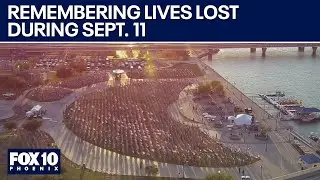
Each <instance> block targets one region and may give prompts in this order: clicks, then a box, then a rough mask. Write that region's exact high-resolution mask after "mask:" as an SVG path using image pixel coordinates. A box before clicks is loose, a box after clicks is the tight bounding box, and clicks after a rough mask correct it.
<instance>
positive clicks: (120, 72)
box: [112, 69, 124, 74]
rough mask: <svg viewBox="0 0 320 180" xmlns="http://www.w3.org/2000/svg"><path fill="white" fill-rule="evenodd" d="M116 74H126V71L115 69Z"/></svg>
mask: <svg viewBox="0 0 320 180" xmlns="http://www.w3.org/2000/svg"><path fill="white" fill-rule="evenodd" d="M112 72H113V73H114V74H122V73H124V70H122V69H115V70H113V71H112Z"/></svg>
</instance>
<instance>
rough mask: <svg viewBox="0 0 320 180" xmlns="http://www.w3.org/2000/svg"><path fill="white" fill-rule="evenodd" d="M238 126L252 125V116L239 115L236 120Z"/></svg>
mask: <svg viewBox="0 0 320 180" xmlns="http://www.w3.org/2000/svg"><path fill="white" fill-rule="evenodd" d="M234 123H235V124H236V125H251V123H252V116H250V115H248V114H238V115H237V117H236V119H235V120H234Z"/></svg>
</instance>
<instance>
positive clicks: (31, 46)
mask: <svg viewBox="0 0 320 180" xmlns="http://www.w3.org/2000/svg"><path fill="white" fill-rule="evenodd" d="M278 47H297V48H298V51H299V52H303V51H304V49H305V48H307V47H311V48H312V54H313V55H316V51H317V48H318V47H320V43H161V42H159V43H127V44H123V43H122V44H121V43H112V42H110V43H77V42H75V43H54V42H53V43H4V44H0V52H4V51H10V52H9V53H11V52H18V51H20V52H25V53H46V52H52V53H55V52H62V51H68V52H82V53H85V52H107V51H116V50H149V51H159V50H186V49H193V50H197V49H198V50H200V49H201V50H207V52H206V53H204V54H202V56H209V59H212V54H214V53H215V50H216V49H225V48H248V49H250V52H251V53H255V52H256V49H257V48H261V49H262V56H265V55H266V52H267V49H268V48H278Z"/></svg>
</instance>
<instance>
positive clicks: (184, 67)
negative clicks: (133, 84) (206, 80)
mask: <svg viewBox="0 0 320 180" xmlns="http://www.w3.org/2000/svg"><path fill="white" fill-rule="evenodd" d="M127 75H128V77H129V78H134V79H144V78H196V77H199V76H202V75H203V74H202V72H201V70H200V69H199V67H198V66H197V65H196V64H187V63H178V64H176V65H174V66H172V67H167V68H157V67H155V66H154V67H146V68H145V69H144V70H136V71H129V72H127Z"/></svg>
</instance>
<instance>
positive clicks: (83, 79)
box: [51, 71, 109, 89]
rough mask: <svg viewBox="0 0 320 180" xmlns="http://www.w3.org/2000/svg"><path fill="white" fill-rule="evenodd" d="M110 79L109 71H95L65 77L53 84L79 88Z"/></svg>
mask: <svg viewBox="0 0 320 180" xmlns="http://www.w3.org/2000/svg"><path fill="white" fill-rule="evenodd" d="M108 80H109V75H108V73H107V72H105V71H102V72H95V73H87V74H83V75H78V76H73V77H70V78H67V79H63V80H61V81H57V82H54V83H51V85H53V86H58V87H63V88H70V89H77V88H81V87H85V86H90V85H92V84H96V83H100V82H104V81H108Z"/></svg>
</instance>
